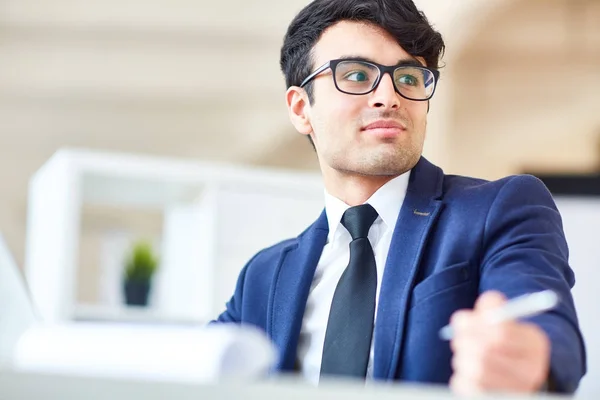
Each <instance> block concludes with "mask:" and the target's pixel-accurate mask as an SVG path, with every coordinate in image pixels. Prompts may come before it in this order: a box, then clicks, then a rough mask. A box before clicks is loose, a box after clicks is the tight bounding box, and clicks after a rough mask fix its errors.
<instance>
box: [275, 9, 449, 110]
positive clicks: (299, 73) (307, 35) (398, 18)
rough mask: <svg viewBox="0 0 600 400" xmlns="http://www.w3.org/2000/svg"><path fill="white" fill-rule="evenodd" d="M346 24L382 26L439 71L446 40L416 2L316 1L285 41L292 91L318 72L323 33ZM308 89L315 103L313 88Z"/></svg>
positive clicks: (283, 57) (282, 60)
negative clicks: (313, 56)
mask: <svg viewBox="0 0 600 400" xmlns="http://www.w3.org/2000/svg"><path fill="white" fill-rule="evenodd" d="M344 20H346V21H356V22H365V23H371V24H374V25H377V26H380V27H381V28H382V29H384V30H385V31H387V32H388V33H389V34H390V35H392V36H393V37H394V38H395V39H396V41H397V42H398V44H399V45H400V46H401V47H402V48H403V49H404V50H405V51H406V52H408V53H409V54H410V55H412V56H413V57H423V58H424V59H425V63H426V64H427V67H429V68H432V69H439V65H438V63H439V60H440V58H441V57H442V55H443V53H444V48H445V45H444V40H443V39H442V35H441V34H440V33H439V32H437V31H435V30H434V29H433V27H432V26H431V25H430V24H429V21H428V20H427V18H426V17H425V15H424V14H423V13H422V12H421V11H419V10H418V9H417V7H416V6H415V4H414V3H413V2H412V0H314V1H313V2H312V3H310V4H309V5H307V6H306V7H304V9H302V10H301V11H300V12H299V13H298V15H296V17H295V18H294V20H293V21H292V23H291V24H290V26H289V27H288V30H287V33H286V35H285V38H284V40H283V46H282V48H281V56H280V65H281V70H282V71H283V74H284V76H285V83H286V86H287V87H288V88H289V87H291V86H299V85H300V84H301V83H302V81H303V80H304V78H306V77H307V76H308V75H310V73H311V72H312V70H313V69H314V68H315V66H314V65H313V60H312V59H311V51H312V49H313V47H314V45H315V44H316V43H317V41H318V40H319V38H320V37H321V35H322V33H323V31H325V30H326V29H327V28H329V27H330V26H332V25H334V24H336V23H337V22H340V21H344ZM305 89H306V91H307V93H308V96H309V100H310V102H311V103H312V102H313V101H314V99H313V93H312V85H311V84H308V85H307V86H306V87H305Z"/></svg>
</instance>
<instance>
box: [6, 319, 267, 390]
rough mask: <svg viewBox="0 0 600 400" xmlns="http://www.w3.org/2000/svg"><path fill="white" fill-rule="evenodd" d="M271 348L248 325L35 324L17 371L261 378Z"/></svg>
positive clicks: (19, 353)
mask: <svg viewBox="0 0 600 400" xmlns="http://www.w3.org/2000/svg"><path fill="white" fill-rule="evenodd" d="M275 360H276V350H275V348H274V345H273V344H272V343H271V342H270V341H269V340H268V339H267V337H266V336H265V335H264V334H263V333H262V332H260V331H258V330H257V329H255V328H252V327H244V326H236V325H223V326H210V327H206V328H181V327H168V326H165V327H158V326H151V327H150V326H143V325H117V324H92V323H89V324H88V323H73V324H63V325H49V326H44V325H41V326H37V327H34V328H31V329H29V330H27V331H26V332H25V333H24V334H23V336H22V337H21V338H20V340H19V342H18V344H17V347H16V349H15V355H14V369H15V370H17V371H28V372H42V373H52V374H65V375H71V376H73V375H76V376H91V377H109V378H135V379H146V380H159V381H171V382H202V383H208V382H215V381H219V380H223V379H236V380H237V379H254V378H260V377H262V376H264V375H265V374H266V373H267V372H268V371H269V369H270V368H271V366H272V365H273V363H274V362H275Z"/></svg>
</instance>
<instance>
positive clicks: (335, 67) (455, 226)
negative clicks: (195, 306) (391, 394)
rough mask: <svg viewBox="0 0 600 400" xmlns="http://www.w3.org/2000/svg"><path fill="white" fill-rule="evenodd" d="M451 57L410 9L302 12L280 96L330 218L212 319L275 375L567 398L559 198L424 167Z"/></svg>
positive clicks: (319, 3) (573, 344) (279, 251)
mask: <svg viewBox="0 0 600 400" xmlns="http://www.w3.org/2000/svg"><path fill="white" fill-rule="evenodd" d="M443 49H444V43H443V40H442V38H441V36H440V34H439V33H437V32H436V31H434V30H433V29H432V27H431V26H430V25H429V23H428V21H427V19H426V18H425V16H424V15H423V14H421V13H420V12H419V11H418V10H417V8H416V7H415V5H414V4H413V3H412V1H411V0H315V1H314V2H312V3H311V4H309V5H308V6H307V7H306V8H304V9H303V10H302V11H301V12H300V13H299V14H298V15H297V16H296V18H295V19H294V20H293V22H292V23H291V25H290V27H289V29H288V31H287V34H286V37H285V40H284V44H283V48H282V50H281V67H282V70H283V72H284V74H285V78H286V83H287V87H288V90H287V92H286V101H287V105H288V110H289V115H290V118H291V122H292V124H293V125H294V126H295V128H296V129H297V130H298V131H299V132H300V133H301V134H303V135H306V136H307V137H309V138H310V140H311V142H312V143H313V146H314V148H315V150H316V153H317V157H318V160H319V165H320V168H321V172H322V176H323V181H324V185H325V210H324V212H323V213H322V215H321V216H320V217H319V218H318V219H317V220H316V222H314V224H312V225H311V226H310V227H308V229H307V230H306V231H304V232H303V233H301V234H300V235H299V236H298V237H296V238H293V239H290V240H286V241H284V242H281V243H279V244H276V245H274V246H273V247H270V248H267V249H264V250H262V251H260V252H259V253H258V254H256V255H255V256H254V257H253V258H252V259H251V260H250V261H249V263H248V264H247V265H246V266H245V267H244V269H243V270H242V272H241V274H240V277H239V281H238V285H237V288H236V290H235V293H234V295H233V297H232V299H231V301H230V302H229V303H228V304H227V309H226V311H225V312H224V313H223V314H221V315H220V316H219V318H218V321H220V322H236V323H246V324H253V325H256V326H258V327H260V328H262V329H264V330H265V331H266V333H267V334H268V335H269V336H270V337H271V338H272V340H273V341H274V343H275V344H276V345H277V347H278V348H279V350H280V359H279V362H278V364H277V370H279V371H300V372H301V373H302V374H303V375H304V376H305V377H306V378H307V379H309V380H311V381H315V382H316V381H319V378H320V377H323V376H332V375H343V376H354V377H358V378H362V379H379V380H400V381H412V382H428V383H449V385H450V387H451V388H452V389H453V390H454V391H456V392H458V393H475V392H480V391H511V392H535V391H539V390H548V389H549V390H552V391H558V392H568V393H570V392H573V391H575V389H576V388H577V385H578V383H579V380H580V378H581V377H582V375H583V374H584V373H585V368H586V366H585V351H584V345H583V341H582V338H581V334H580V331H579V328H578V322H577V316H576V313H575V309H574V306H573V300H572V296H571V293H570V289H571V287H572V286H573V284H574V277H573V273H572V271H571V269H570V268H569V265H568V262H567V257H568V255H567V253H568V250H567V244H566V242H565V237H564V234H563V231H562V225H561V218H560V215H559V213H558V211H557V209H556V207H555V205H554V203H553V200H552V198H551V196H550V194H549V193H548V191H547V190H546V188H545V187H544V185H543V184H542V183H541V182H540V181H539V180H537V179H536V178H534V177H531V176H513V177H507V178H505V179H501V180H499V181H494V182H487V181H484V180H479V179H473V178H467V177H460V176H451V175H445V174H444V173H443V172H442V171H441V169H439V168H438V167H436V166H434V165H432V164H431V163H429V162H428V161H427V160H426V159H424V158H423V157H422V156H421V153H422V149H423V142H424V139H425V130H426V125H427V112H428V109H429V100H430V99H431V98H432V96H433V94H434V91H435V87H436V85H437V83H438V81H439V73H438V61H439V58H440V56H441V55H442V53H443ZM545 289H551V290H553V291H555V292H556V293H557V294H558V295H559V296H560V299H561V301H560V304H559V305H558V306H557V307H556V308H555V309H553V310H552V311H550V312H547V313H545V314H543V315H539V316H537V317H533V318H530V319H529V320H527V321H510V322H504V323H496V324H493V323H490V322H489V320H488V318H487V317H488V316H489V314H490V312H493V310H494V309H495V308H497V307H500V306H501V305H502V304H503V303H504V302H505V301H506V300H507V298H513V297H515V296H518V295H522V294H527V293H532V292H537V291H541V290H545ZM459 310H461V311H459ZM450 321H451V322H452V327H453V330H454V336H453V338H452V340H451V341H450V342H446V341H444V340H441V339H440V337H439V334H438V332H439V330H440V328H442V327H443V326H444V325H446V324H448V323H449V322H450Z"/></svg>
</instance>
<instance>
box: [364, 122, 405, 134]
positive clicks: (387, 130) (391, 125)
mask: <svg viewBox="0 0 600 400" xmlns="http://www.w3.org/2000/svg"><path fill="white" fill-rule="evenodd" d="M361 131H362V132H364V133H366V134H369V135H374V136H377V137H381V138H393V137H396V136H398V135H401V134H402V133H404V132H406V125H404V124H402V123H400V122H398V121H394V120H379V121H375V122H372V123H370V124H368V125H366V126H364V127H363V128H362V129H361Z"/></svg>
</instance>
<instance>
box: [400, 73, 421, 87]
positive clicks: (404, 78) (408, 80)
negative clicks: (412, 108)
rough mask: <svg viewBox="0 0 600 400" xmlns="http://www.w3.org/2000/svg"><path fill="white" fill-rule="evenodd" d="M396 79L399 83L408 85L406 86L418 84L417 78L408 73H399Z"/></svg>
mask: <svg viewBox="0 0 600 400" xmlns="http://www.w3.org/2000/svg"><path fill="white" fill-rule="evenodd" d="M397 81H398V83H399V84H401V85H408V86H418V85H419V78H417V77H416V76H414V75H409V74H405V75H400V76H399V77H398V79H397Z"/></svg>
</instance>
